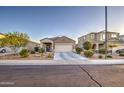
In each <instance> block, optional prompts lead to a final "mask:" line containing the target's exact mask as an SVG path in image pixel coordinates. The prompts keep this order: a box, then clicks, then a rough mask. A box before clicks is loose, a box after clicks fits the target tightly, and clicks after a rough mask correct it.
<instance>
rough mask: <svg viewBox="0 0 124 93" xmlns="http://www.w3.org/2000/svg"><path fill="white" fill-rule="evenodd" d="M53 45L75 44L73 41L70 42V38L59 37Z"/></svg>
mask: <svg viewBox="0 0 124 93" xmlns="http://www.w3.org/2000/svg"><path fill="white" fill-rule="evenodd" d="M54 43H75V41H74V40H72V39H71V38H68V37H66V36H63V37H59V38H57V39H55V40H54Z"/></svg>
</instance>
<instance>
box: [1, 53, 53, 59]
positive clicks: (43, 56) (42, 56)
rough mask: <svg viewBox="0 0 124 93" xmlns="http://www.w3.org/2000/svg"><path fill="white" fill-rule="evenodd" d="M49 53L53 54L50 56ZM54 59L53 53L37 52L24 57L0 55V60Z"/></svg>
mask: <svg viewBox="0 0 124 93" xmlns="http://www.w3.org/2000/svg"><path fill="white" fill-rule="evenodd" d="M49 54H50V55H52V56H51V57H49ZM52 59H53V53H44V54H40V53H35V54H29V56H28V57H25V58H22V57H20V55H17V54H16V55H13V54H11V55H4V56H0V60H52Z"/></svg>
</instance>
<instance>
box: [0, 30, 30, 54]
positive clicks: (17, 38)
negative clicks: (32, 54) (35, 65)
mask: <svg viewBox="0 0 124 93" xmlns="http://www.w3.org/2000/svg"><path fill="white" fill-rule="evenodd" d="M28 39H29V37H28V35H27V34H25V33H19V32H9V33H8V34H6V35H5V38H3V39H1V40H0V45H1V46H12V47H13V49H14V52H15V53H16V51H17V50H16V48H19V47H24V46H25V45H26V44H27V43H28Z"/></svg>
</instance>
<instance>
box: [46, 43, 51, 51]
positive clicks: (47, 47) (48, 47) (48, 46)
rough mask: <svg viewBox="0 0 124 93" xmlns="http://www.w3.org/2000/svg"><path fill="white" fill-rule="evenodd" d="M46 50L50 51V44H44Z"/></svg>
mask: <svg viewBox="0 0 124 93" xmlns="http://www.w3.org/2000/svg"><path fill="white" fill-rule="evenodd" d="M46 52H51V47H50V44H48V45H46Z"/></svg>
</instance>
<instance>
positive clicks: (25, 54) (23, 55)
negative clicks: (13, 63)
mask: <svg viewBox="0 0 124 93" xmlns="http://www.w3.org/2000/svg"><path fill="white" fill-rule="evenodd" d="M19 55H20V56H21V57H28V56H29V54H28V50H27V49H22V50H21V52H20V53H19Z"/></svg>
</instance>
